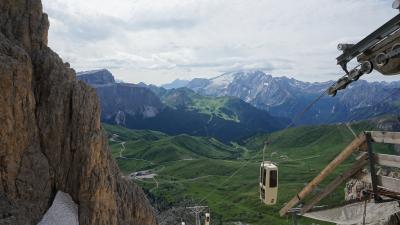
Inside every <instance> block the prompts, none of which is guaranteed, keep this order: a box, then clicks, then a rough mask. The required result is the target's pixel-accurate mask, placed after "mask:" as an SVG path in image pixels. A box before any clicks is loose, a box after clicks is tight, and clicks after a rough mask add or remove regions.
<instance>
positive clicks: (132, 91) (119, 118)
mask: <svg viewBox="0 0 400 225" xmlns="http://www.w3.org/2000/svg"><path fill="white" fill-rule="evenodd" d="M77 78H78V79H79V80H81V81H84V82H85V83H86V84H88V85H90V86H92V87H93V88H94V89H96V92H97V95H98V96H99V99H100V105H101V119H102V121H104V122H108V123H115V124H119V125H126V117H127V114H129V115H130V116H133V117H138V118H152V117H155V116H156V115H158V114H159V113H160V112H161V111H162V110H163V109H164V105H163V104H162V102H161V100H160V99H159V98H158V97H157V96H156V95H155V94H154V93H153V92H152V91H151V90H149V89H148V88H147V87H144V86H141V85H136V84H128V83H116V82H115V80H114V76H113V75H112V74H111V73H110V72H109V71H108V70H95V71H86V72H80V73H78V74H77Z"/></svg>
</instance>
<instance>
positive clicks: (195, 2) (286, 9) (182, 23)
mask: <svg viewBox="0 0 400 225" xmlns="http://www.w3.org/2000/svg"><path fill="white" fill-rule="evenodd" d="M392 2H393V1H392V0H285V1H278V0H113V1H110V0H84V1H82V0H43V5H44V10H45V12H47V13H48V15H49V19H50V31H49V46H50V47H51V48H52V49H53V50H55V51H56V52H57V53H58V54H59V55H60V56H61V57H62V58H63V60H64V61H66V62H69V63H70V64H71V66H72V67H73V68H75V70H76V71H86V70H93V69H101V68H106V69H109V70H110V71H111V72H112V73H113V74H114V76H115V77H116V79H119V80H123V81H125V82H131V83H138V82H145V83H148V84H149V83H151V84H156V85H159V84H164V83H168V82H170V81H172V80H174V79H178V78H179V79H186V80H190V79H193V78H196V77H201V78H211V77H215V76H217V75H219V74H222V73H224V72H231V71H236V70H247V69H251V70H262V71H264V72H266V73H269V74H272V75H273V76H287V77H293V78H295V79H299V80H303V81H327V80H336V79H338V78H339V77H340V76H342V75H343V71H342V70H341V69H340V68H339V66H337V65H336V57H337V56H339V55H340V52H339V51H338V50H337V48H336V46H337V44H338V43H341V42H346V43H356V42H358V41H359V40H361V39H362V38H364V37H365V36H366V35H368V34H369V33H371V32H372V31H374V30H375V29H377V28H378V27H379V26H381V25H383V24H384V23H385V22H386V21H388V20H389V19H391V18H392V17H394V16H395V15H396V14H397V13H398V11H397V10H394V9H392V8H391V4H392ZM365 77H366V78H368V80H371V81H372V80H379V81H381V80H383V81H391V80H399V77H387V76H382V75H379V74H377V73H372V74H370V75H365Z"/></svg>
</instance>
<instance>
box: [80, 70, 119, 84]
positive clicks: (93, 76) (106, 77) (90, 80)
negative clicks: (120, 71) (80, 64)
mask: <svg viewBox="0 0 400 225" xmlns="http://www.w3.org/2000/svg"><path fill="white" fill-rule="evenodd" d="M76 75H77V76H78V79H79V80H81V81H84V82H85V83H87V84H91V85H106V84H114V83H115V79H114V76H113V75H112V73H111V72H110V71H108V70H106V69H101V70H92V71H85V72H79V73H77V74H76Z"/></svg>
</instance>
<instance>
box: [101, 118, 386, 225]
mask: <svg viewBox="0 0 400 225" xmlns="http://www.w3.org/2000/svg"><path fill="white" fill-rule="evenodd" d="M375 126H376V125H375V124H374V123H370V122H361V123H357V124H353V125H352V127H353V129H354V130H355V131H356V132H361V131H362V130H371V129H374V128H375ZM104 127H105V128H106V130H107V131H108V133H109V136H110V137H114V139H112V140H110V144H111V148H112V152H113V155H114V156H115V157H116V159H117V162H118V164H119V166H120V168H121V169H122V170H123V172H124V173H125V174H130V173H132V172H135V171H140V170H151V171H152V173H155V174H157V176H156V177H155V178H154V179H143V180H140V179H137V180H135V182H136V183H138V184H140V185H141V186H142V187H143V188H144V189H145V190H146V191H147V192H148V195H149V197H150V198H151V199H153V203H154V204H155V205H157V206H158V207H159V208H160V209H163V207H164V208H171V207H179V206H183V205H185V204H189V203H196V204H200V203H201V204H206V205H208V206H210V208H211V211H212V213H213V220H214V221H215V222H217V223H216V224H230V223H233V222H238V221H240V222H243V223H250V224H276V225H280V224H291V220H290V218H281V217H279V215H278V211H279V209H280V208H281V207H282V206H283V204H284V203H285V202H287V201H288V200H289V199H290V198H291V197H292V196H293V195H294V194H295V193H297V192H298V191H299V190H300V189H301V188H302V187H303V186H304V185H305V184H306V183H307V182H308V181H310V180H311V179H312V178H313V177H314V176H315V175H317V174H318V173H319V171H320V170H321V169H322V168H323V167H324V166H325V165H326V164H327V163H328V162H329V161H331V160H332V159H333V158H334V157H335V156H336V154H338V153H339V152H340V151H341V150H342V148H343V147H345V146H346V144H348V143H349V142H350V141H351V140H352V139H353V138H354V137H353V134H352V133H351V132H350V130H349V129H348V128H347V127H346V126H345V125H344V124H336V125H322V126H305V127H297V128H290V129H287V130H283V131H279V132H274V133H272V134H259V135H256V136H253V137H251V138H248V139H246V140H243V141H242V142H240V143H232V144H231V145H226V144H223V143H220V142H218V141H217V140H215V139H212V138H203V137H192V136H189V135H178V136H168V135H165V134H162V133H159V132H153V131H136V130H128V129H125V128H121V127H115V126H110V125H104ZM115 137H117V138H115ZM267 137H268V139H269V140H270V141H271V145H270V147H269V149H268V153H267V158H268V159H269V160H272V161H274V162H276V163H278V164H279V197H278V204H277V205H275V206H272V207H267V206H264V205H263V204H261V202H260V200H259V198H258V171H259V165H260V162H261V160H262V154H261V151H260V150H261V148H262V145H263V142H264V140H265V139H266V138H267ZM121 142H125V146H126V150H125V151H124V152H123V157H120V155H119V153H120V151H121ZM379 151H381V152H386V153H388V152H393V149H390V148H386V147H385V146H380V147H379ZM124 157H125V158H124ZM130 158H132V159H130ZM350 161H351V160H349V161H348V162H347V163H345V164H343V165H342V166H340V167H339V169H338V170H337V171H336V172H335V173H334V175H335V174H336V175H337V174H338V173H340V172H341V171H343V170H344V169H345V168H346V167H347V166H348V165H349V164H350ZM232 174H233V175H234V176H232V177H231V175H232ZM334 175H332V177H333V176H334ZM327 182H328V181H327ZM324 184H326V183H324ZM343 187H344V186H342V188H339V189H338V190H337V191H336V193H335V194H333V195H331V196H329V197H328V198H327V199H325V200H324V201H323V202H322V204H325V203H330V204H333V203H340V202H342V200H343V199H344V194H343ZM319 188H320V187H319ZM215 222H214V223H215ZM314 222H315V221H314ZM316 223H317V224H324V223H321V222H316ZM302 224H312V222H311V221H309V220H303V222H302Z"/></svg>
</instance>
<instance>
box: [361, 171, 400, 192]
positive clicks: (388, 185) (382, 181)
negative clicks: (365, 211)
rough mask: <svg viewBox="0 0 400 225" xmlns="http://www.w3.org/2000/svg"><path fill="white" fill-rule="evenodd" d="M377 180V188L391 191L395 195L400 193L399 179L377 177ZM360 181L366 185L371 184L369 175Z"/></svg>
mask: <svg viewBox="0 0 400 225" xmlns="http://www.w3.org/2000/svg"><path fill="white" fill-rule="evenodd" d="M377 178H378V180H377V182H378V187H380V188H383V189H386V190H389V191H393V192H396V193H400V179H396V178H392V177H386V176H380V175H378V176H377ZM361 180H362V181H364V182H366V183H371V176H370V174H367V175H365V176H364V177H362V179H361Z"/></svg>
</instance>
